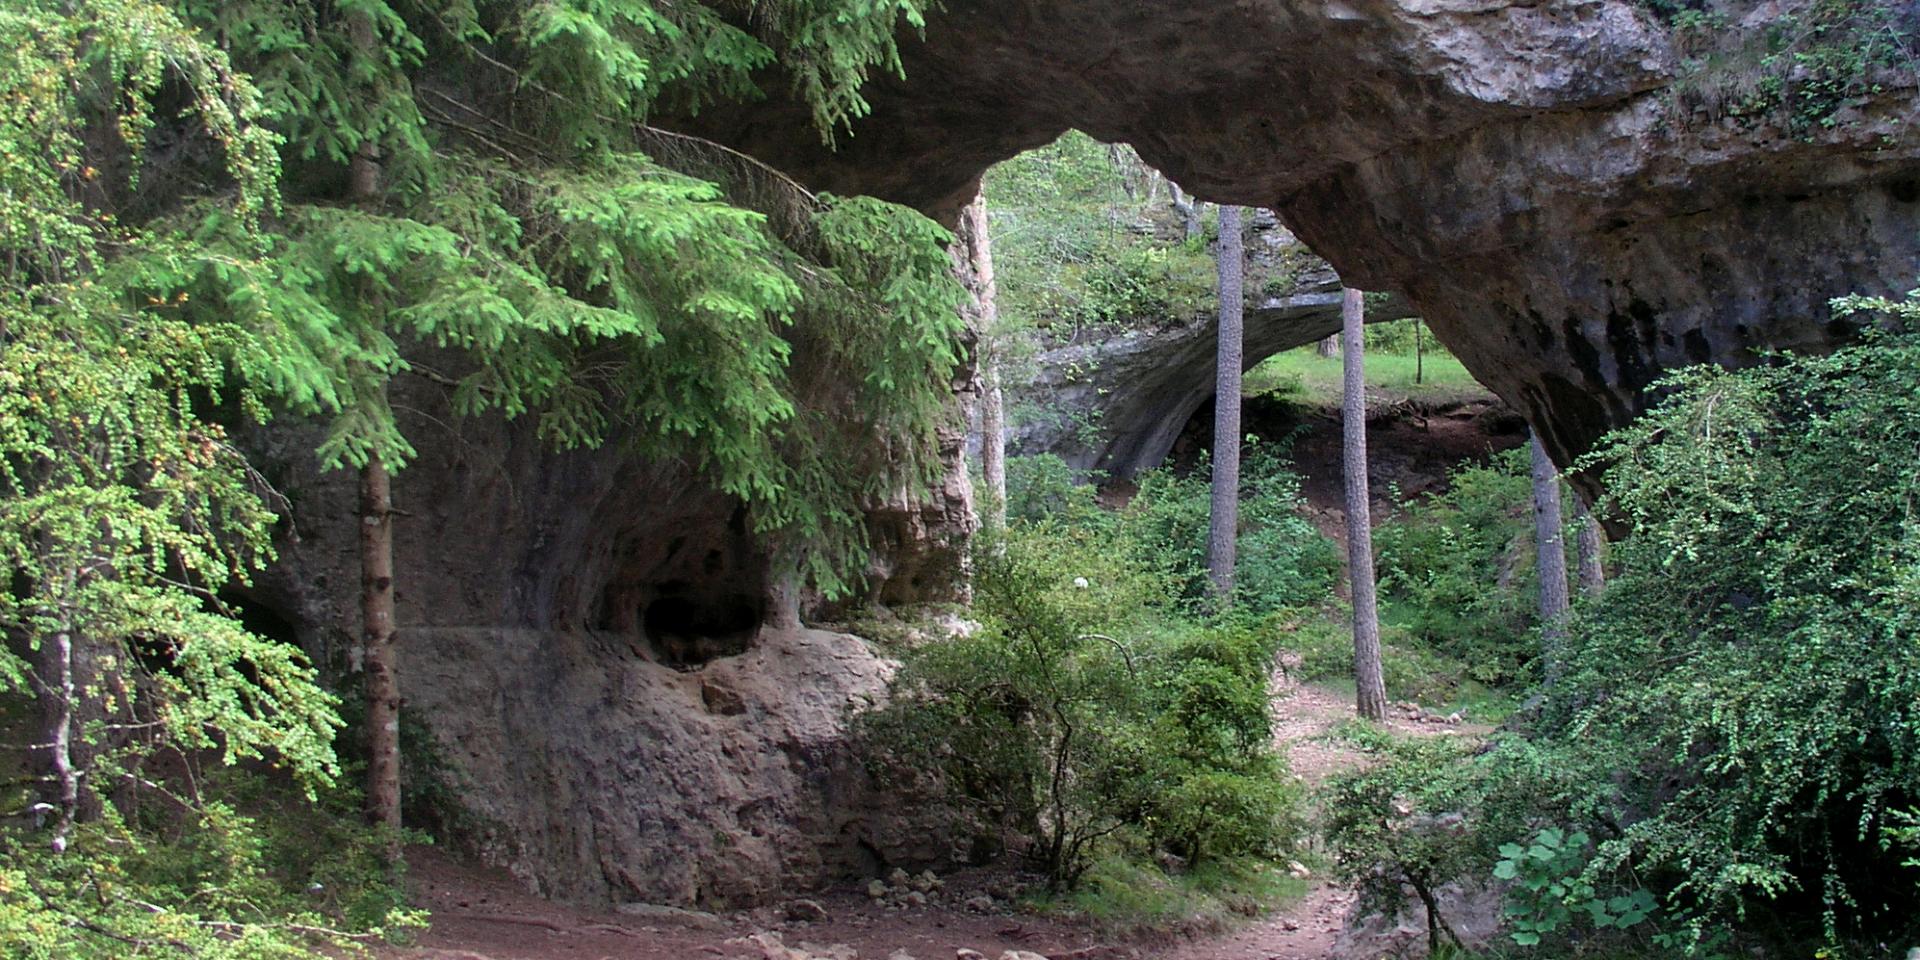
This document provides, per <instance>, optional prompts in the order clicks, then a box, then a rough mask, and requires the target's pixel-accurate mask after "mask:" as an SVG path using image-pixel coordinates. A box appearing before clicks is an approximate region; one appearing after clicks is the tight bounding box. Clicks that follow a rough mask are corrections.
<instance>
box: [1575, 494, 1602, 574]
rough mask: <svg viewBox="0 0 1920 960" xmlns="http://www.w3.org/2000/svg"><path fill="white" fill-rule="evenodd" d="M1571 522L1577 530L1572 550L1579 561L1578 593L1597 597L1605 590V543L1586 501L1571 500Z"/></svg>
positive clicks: (1597, 522)
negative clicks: (1603, 554) (1603, 557)
mask: <svg viewBox="0 0 1920 960" xmlns="http://www.w3.org/2000/svg"><path fill="white" fill-rule="evenodd" d="M1573 522H1574V525H1575V526H1576V527H1577V528H1578V530H1579V532H1578V534H1577V535H1576V537H1575V539H1574V548H1575V554H1576V556H1578V558H1579V561H1580V592H1581V593H1584V594H1586V595H1587V596H1589V597H1597V596H1599V595H1600V591H1602V590H1605V589H1606V588H1607V571H1606V567H1605V566H1604V565H1603V563H1604V561H1603V560H1602V552H1603V551H1604V550H1605V549H1606V547H1605V541H1604V540H1603V538H1602V536H1601V533H1600V521H1598V520H1595V519H1594V517H1593V513H1592V512H1591V511H1589V510H1588V509H1587V504H1586V501H1584V500H1582V499H1580V498H1579V497H1578V496H1576V497H1574V498H1573Z"/></svg>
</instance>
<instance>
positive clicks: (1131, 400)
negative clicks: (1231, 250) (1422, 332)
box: [1008, 217, 1413, 477]
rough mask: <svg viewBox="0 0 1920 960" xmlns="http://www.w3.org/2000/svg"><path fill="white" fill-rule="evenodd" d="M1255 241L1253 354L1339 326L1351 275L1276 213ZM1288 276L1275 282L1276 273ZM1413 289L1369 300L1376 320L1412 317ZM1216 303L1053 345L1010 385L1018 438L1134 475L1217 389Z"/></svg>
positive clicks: (1154, 461)
mask: <svg viewBox="0 0 1920 960" xmlns="http://www.w3.org/2000/svg"><path fill="white" fill-rule="evenodd" d="M1252 232H1253V239H1252V240H1251V241H1250V243H1249V246H1248V261H1249V262H1248V268H1247V270H1248V276H1249V278H1250V279H1249V282H1248V284H1247V289H1248V296H1247V312H1246V319H1245V328H1244V329H1245V347H1244V361H1245V364H1246V366H1247V367H1248V368H1249V369H1251V368H1252V367H1253V366H1254V365H1255V364H1258V363H1259V362H1260V361H1261V360H1264V359H1266V358H1267V357H1270V356H1272V355H1274V354H1276V353H1280V352H1282V351H1285V350H1291V349H1293V348H1294V347H1299V346H1304V345H1306V344H1309V343H1313V342H1315V341H1317V340H1321V339H1323V338H1325V337H1327V336H1329V335H1332V334H1336V333H1338V332H1340V300H1341V296H1342V288H1341V286H1340V278H1339V276H1338V275H1336V274H1335V273H1334V271H1333V267H1332V266H1330V265H1329V264H1328V263H1327V262H1326V261H1325V260H1322V259H1320V258H1319V257H1316V256H1313V255H1312V254H1311V253H1308V252H1307V251H1306V249H1305V247H1304V246H1302V245H1301V244H1300V242H1299V241H1298V240H1297V239H1295V238H1294V236H1293V234H1292V233H1291V232H1289V231H1288V230H1286V229H1285V228H1283V227H1281V226H1279V224H1277V223H1275V222H1273V220H1272V218H1271V217H1268V218H1265V219H1264V220H1262V219H1261V218H1255V223H1254V230H1253V231H1252ZM1270 277H1277V278H1280V279H1282V280H1283V282H1282V283H1281V284H1279V289H1277V290H1273V291H1271V292H1269V291H1268V290H1267V289H1266V288H1267V286H1268V285H1267V284H1266V283H1264V282H1262V281H1264V280H1265V279H1266V278H1270ZM1412 315H1413V314H1412V308H1411V306H1410V304H1408V302H1407V300H1406V299H1405V298H1404V297H1400V296H1397V295H1390V296H1386V297H1384V298H1383V299H1381V300H1380V302H1377V303H1374V304H1370V305H1369V307H1368V311H1367V321H1368V322H1369V323H1374V322H1381V321H1386V320H1397V319H1400V318H1403V317H1408V316H1412ZM1219 335H1220V318H1219V315H1218V314H1217V313H1211V312H1209V313H1205V314H1202V315H1200V316H1195V317H1189V318H1183V319H1182V318H1174V319H1170V320H1166V321H1163V322H1160V323H1152V322H1146V321H1139V322H1137V323H1136V325H1135V326H1134V327H1132V328H1131V329H1128V330H1126V331H1124V332H1122V333H1119V334H1118V335H1115V336H1112V337H1104V338H1102V337H1093V338H1086V339H1083V340H1081V341H1079V342H1074V343H1068V344H1065V345H1062V346H1057V347H1054V348H1053V349H1050V350H1046V351H1044V352H1042V353H1041V354H1040V355H1039V356H1038V357H1036V358H1035V359H1034V361H1033V362H1032V363H1031V364H1030V365H1027V367H1028V368H1029V369H1027V370H1026V375H1024V376H1021V377H1018V378H1015V379H1014V380H1013V382H1011V383H1010V384H1009V392H1010V394H1011V398H1012V401H1013V402H1014V403H1015V404H1016V405H1017V408H1018V409H1020V410H1021V411H1023V418H1022V419H1021V421H1020V422H1019V423H1018V424H1017V425H1016V426H1014V427H1013V428H1010V430H1009V436H1008V445H1009V447H1010V448H1011V449H1012V450H1013V451H1014V452H1015V453H1020V454H1034V453H1054V454H1058V455H1059V456H1060V457H1062V458H1063V459H1065V460H1066V461H1067V463H1068V464H1070V465H1071V466H1073V467H1075V468H1076V469H1081V470H1098V471H1101V472H1103V473H1104V474H1106V475H1108V476H1111V477H1131V476H1133V475H1134V474H1135V473H1137V472H1139V471H1141V470H1145V469H1148V468H1151V467H1154V466H1156V465H1158V464H1159V463H1160V461H1161V460H1163V459H1164V458H1165V457H1166V455H1167V452H1168V451H1169V450H1171V449H1172V448H1173V445H1174V441H1175V440H1176V439H1177V438H1178V437H1179V436H1180V432H1181V430H1182V429H1183V428H1185V427H1186V425H1187V422H1188V421H1189V420H1191V419H1192V418H1193V415H1194V412H1195V411H1196V410H1199V409H1200V406H1201V405H1202V404H1203V403H1205V402H1206V401H1207V399H1208V398H1209V397H1211V396H1213V389H1214V355H1215V352H1216V350H1217V346H1218V345H1217V341H1218V339H1219Z"/></svg>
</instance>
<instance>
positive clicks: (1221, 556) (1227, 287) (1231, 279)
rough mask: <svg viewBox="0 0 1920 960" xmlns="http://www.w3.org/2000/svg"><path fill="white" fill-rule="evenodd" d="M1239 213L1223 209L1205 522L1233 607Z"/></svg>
mask: <svg viewBox="0 0 1920 960" xmlns="http://www.w3.org/2000/svg"><path fill="white" fill-rule="evenodd" d="M1244 256H1245V253H1244V251H1243V250H1242V248H1241V244H1240V208H1239V207H1221V208H1220V259H1219V270H1220V340H1219V348H1218V351H1217V352H1216V354H1215V371H1214V391H1213V508H1212V510H1211V512H1210V514H1209V517H1208V522H1207V574H1208V576H1209V577H1210V578H1211V579H1212V580H1213V596H1214V602H1215V603H1216V604H1217V607H1218V609H1222V610H1224V609H1226V608H1227V606H1228V605H1229V604H1231V603H1232V602H1233V565H1234V546H1235V543H1234V539H1235V537H1236V536H1237V535H1238V533H1239V528H1240V360H1241V326H1242V320H1243V319H1244V317H1243V314H1244V312H1245V307H1246V303H1245V300H1244V297H1243V295H1242V291H1241V281H1242V279H1243V277H1242V273H1243V271H1244V266H1245V265H1244V263H1243V260H1244Z"/></svg>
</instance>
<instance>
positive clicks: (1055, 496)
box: [1007, 453, 1107, 524]
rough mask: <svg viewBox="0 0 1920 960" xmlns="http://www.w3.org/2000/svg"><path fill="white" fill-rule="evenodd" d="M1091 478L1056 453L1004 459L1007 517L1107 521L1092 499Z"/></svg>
mask: <svg viewBox="0 0 1920 960" xmlns="http://www.w3.org/2000/svg"><path fill="white" fill-rule="evenodd" d="M1093 483H1094V477H1093V476H1092V475H1090V474H1089V473H1088V472H1087V471H1083V470H1075V469H1073V468H1072V467H1070V466H1068V465H1067V462H1066V461H1065V460H1063V459H1061V458H1060V457H1059V456H1058V455H1056V454H1051V453H1040V454H1034V455H1033V456H1027V457H1008V458H1007V519H1008V520H1009V521H1022V522H1027V523H1038V522H1041V521H1044V520H1046V519H1048V518H1058V519H1061V520H1065V521H1067V522H1069V523H1074V524H1099V523H1104V522H1107V518H1106V515H1105V514H1103V513H1102V512H1101V511H1100V508H1099V505H1098V504H1097V503H1096V502H1095V500H1096V496H1095V495H1096V491H1095V490H1094V486H1093Z"/></svg>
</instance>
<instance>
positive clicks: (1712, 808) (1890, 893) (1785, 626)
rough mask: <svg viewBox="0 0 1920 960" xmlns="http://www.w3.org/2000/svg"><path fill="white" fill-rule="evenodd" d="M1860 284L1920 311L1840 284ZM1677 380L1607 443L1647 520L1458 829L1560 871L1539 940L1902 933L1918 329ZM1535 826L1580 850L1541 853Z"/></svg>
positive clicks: (1915, 656) (1919, 405) (1918, 667)
mask: <svg viewBox="0 0 1920 960" xmlns="http://www.w3.org/2000/svg"><path fill="white" fill-rule="evenodd" d="M1863 305H1864V306H1867V307H1871V308H1874V309H1877V310H1879V311H1882V312H1886V313H1891V314H1895V315H1897V316H1902V317H1904V318H1905V319H1906V322H1908V323H1911V322H1912V321H1913V319H1914V318H1915V317H1916V316H1920V307H1916V306H1914V305H1912V304H1889V303H1884V302H1878V301H1864V302H1862V301H1849V302H1848V303H1847V306H1849V307H1854V306H1863ZM1661 389H1662V390H1663V391H1665V392H1666V393H1667V399H1666V400H1665V401H1664V402H1663V403H1662V404H1661V405H1660V406H1658V407H1657V408H1656V409H1655V410H1653V411H1652V412H1651V413H1649V414H1648V415H1647V416H1645V417H1643V418H1642V419H1641V420H1640V421H1637V422H1636V423H1635V424H1633V425H1632V426H1630V427H1628V428H1626V429H1624V430H1622V431H1619V432H1617V433H1616V434H1614V435H1613V436H1611V437H1610V438H1609V439H1608V440H1607V441H1605V442H1604V443H1603V444H1602V446H1601V447H1600V448H1599V450H1598V451H1597V452H1596V453H1595V455H1594V457H1593V460H1592V463H1591V466H1592V468H1593V469H1597V470H1600V471H1602V476H1603V478H1604V481H1605V485H1606V488H1607V489H1608V490H1609V491H1610V497H1611V499H1610V502H1609V503H1607V504H1605V505H1604V506H1605V507H1606V508H1607V509H1610V510H1612V511H1614V512H1615V514H1616V515H1617V516H1619V517H1621V518H1622V519H1624V520H1626V521H1627V522H1628V523H1629V524H1630V525H1631V527H1632V529H1633V530H1634V534H1633V536H1632V537H1630V538H1628V539H1626V540H1625V541H1623V542H1621V543H1620V544H1618V545H1617V549H1616V551H1615V554H1614V556H1615V559H1616V560H1617V561H1618V563H1619V570H1618V573H1617V575H1616V576H1615V578H1614V580H1613V581H1612V582H1611V583H1610V584H1609V585H1608V587H1607V590H1606V592H1605V594H1604V595H1603V597H1602V599H1601V602H1598V603H1589V604H1583V605H1581V606H1580V607H1578V608H1577V609H1576V615H1575V616H1574V618H1573V619H1572V621H1571V622H1570V624H1569V642H1568V645H1567V650H1568V661H1567V665H1566V668H1565V672H1564V673H1563V675H1562V676H1561V678H1560V679H1559V680H1558V681H1557V683H1556V685H1555V686H1554V687H1551V688H1548V689H1547V690H1545V691H1544V697H1543V699H1542V700H1541V702H1540V703H1539V706H1538V707H1537V709H1536V710H1534V711H1533V712H1532V713H1531V714H1530V725H1529V726H1528V727H1526V728H1525V730H1524V734H1525V735H1524V736H1521V737H1508V738H1504V739H1502V740H1501V741H1500V742H1499V744H1498V745H1497V747H1496V749H1494V750H1492V751H1490V752H1489V753H1487V754H1485V755H1484V756H1481V757H1478V758H1476V759H1475V761H1474V762H1473V763H1472V764H1471V765H1470V766H1471V767H1472V768H1473V769H1475V770H1477V771H1478V772H1477V773H1476V774H1475V776H1477V777H1479V778H1480V782H1481V783H1483V784H1484V789H1482V790H1481V792H1480V794H1479V800H1478V802H1479V804H1480V805H1481V806H1480V812H1479V813H1478V814H1475V815H1471V816H1470V818H1469V820H1470V823H1471V824H1472V827H1473V829H1472V830H1471V833H1472V837H1471V838H1470V839H1468V840H1466V841H1463V844H1462V850H1463V851H1464V850H1471V851H1474V854H1473V858H1472V859H1474V860H1475V861H1476V862H1477V864H1478V866H1477V867H1475V869H1489V870H1490V869H1501V870H1503V872H1505V873H1516V872H1517V873H1518V874H1519V875H1520V876H1519V877H1516V879H1527V880H1528V882H1529V883H1533V882H1534V881H1539V883H1538V884H1535V885H1536V886H1539V885H1540V884H1544V886H1541V887H1540V889H1538V890H1535V889H1532V888H1531V887H1529V888H1528V889H1525V890H1523V891H1522V892H1520V893H1518V894H1516V895H1515V897H1514V901H1513V909H1516V910H1518V911H1519V915H1520V916H1523V917H1524V918H1526V919H1527V920H1528V922H1529V923H1531V924H1533V925H1532V926H1529V927H1525V928H1517V929H1519V930H1520V932H1522V933H1527V934H1542V935H1543V939H1544V935H1545V934H1554V935H1556V936H1565V935H1567V934H1569V933H1572V934H1577V935H1580V936H1586V937H1592V936H1595V935H1596V934H1597V933H1598V932H1600V931H1603V930H1611V931H1612V932H1613V935H1614V936H1617V937H1644V938H1646V942H1648V943H1651V944H1653V945H1654V946H1657V947H1659V948H1660V949H1662V950H1665V951H1669V952H1672V953H1685V954H1686V955H1691V956H1701V955H1707V954H1708V953H1709V952H1711V951H1714V950H1718V949H1722V948H1724V947H1727V946H1730V945H1733V944H1735V943H1736V942H1737V941H1738V940H1740V939H1742V938H1744V939H1746V940H1749V941H1752V940H1755V939H1763V940H1772V941H1777V942H1780V943H1785V944H1791V945H1795V946H1796V947H1804V946H1805V945H1806V944H1808V943H1812V942H1819V943H1824V944H1825V947H1824V950H1825V952H1826V955H1828V956H1834V957H1840V956H1852V955H1865V954H1857V953H1856V951H1858V950H1860V949H1863V948H1861V946H1860V945H1862V944H1866V943H1881V942H1884V943H1898V944H1902V945H1905V944H1910V943H1912V942H1913V941H1914V938H1915V937H1916V936H1920V928H1916V925H1915V924H1914V921H1913V920H1912V919H1911V918H1912V916H1913V914H1912V912H1911V909H1910V907H1911V905H1912V903H1913V900H1914V896H1915V888H1914V885H1913V884H1912V882H1911V874H1909V873H1904V871H1905V870H1907V869H1908V868H1905V867H1903V866H1902V864H1903V862H1905V861H1906V860H1908V859H1910V853H1908V852H1907V851H1905V850H1902V849H1901V848H1900V845H1899V843H1898V842H1897V841H1898V839H1899V838H1900V837H1902V836H1903V834H1901V833H1900V831H1901V830H1902V829H1904V828H1905V827H1906V826H1908V825H1907V824H1906V823H1905V822H1904V821H1902V820H1901V819H1900V817H1899V813H1898V812H1899V811H1903V810H1908V809H1911V808H1912V807H1913V806H1914V805H1915V802H1916V800H1920V797H1917V796H1916V794H1920V711H1916V710H1915V709H1914V704H1915V703H1916V702H1920V643H1917V642H1916V640H1917V639H1920V524H1917V523H1916V521H1915V515H1914V511H1913V504H1915V503H1920V475H1916V473H1915V471H1914V470H1913V469H1912V465H1913V462H1914V461H1913V457H1914V451H1915V450H1920V336H1916V335H1915V334H1914V333H1911V332H1901V333H1885V334H1875V335H1870V336H1868V337H1867V339H1866V341H1865V342H1864V343H1862V344H1860V345H1858V346H1854V347H1849V348H1846V349H1842V350H1840V351H1838V352H1836V353H1834V354H1833V355H1831V356H1828V357H1822V358H1805V357H1790V356H1787V357H1780V358H1777V360H1776V362H1775V363H1774V364H1772V365H1770V366H1767V367H1763V368H1756V369H1751V370H1745V371H1740V372H1727V371H1722V370H1717V369H1708V368H1701V369H1693V370H1688V371H1683V372H1680V373H1677V374H1675V375H1673V376H1671V377H1670V378H1668V379H1667V380H1666V381H1665V382H1664V383H1663V384H1662V385H1661ZM1496 810H1497V811H1505V812H1504V813H1501V814H1500V815H1499V816H1494V815H1492V814H1491V813H1489V811H1496ZM1542 826H1553V827H1557V828H1560V829H1562V830H1564V831H1565V836H1564V839H1565V841H1566V842H1565V843H1563V844H1562V847H1565V848H1571V847H1575V846H1577V847H1580V848H1581V849H1579V850H1578V851H1577V852H1576V851H1573V850H1571V849H1565V850H1562V851H1561V853H1555V854H1554V855H1553V856H1551V857H1546V858H1536V859H1542V860H1543V864H1542V865H1540V866H1539V867H1538V868H1536V867H1535V866H1533V865H1530V864H1522V863H1521V862H1520V858H1517V857H1516V856H1514V855H1513V854H1514V851H1515V850H1516V849H1517V850H1520V851H1522V852H1524V853H1527V854H1528V856H1531V851H1532V848H1533V846H1534V845H1535V841H1537V840H1538V837H1539V831H1540V829H1541V827H1542ZM1574 835H1584V836H1585V837H1586V838H1590V843H1587V844H1575V843H1573V841H1572V839H1571V838H1572V836H1574ZM1490 843H1498V844H1506V845H1508V846H1507V847H1506V848H1505V851H1504V854H1505V855H1502V856H1498V857H1495V858H1493V859H1488V854H1487V853H1486V850H1487V846H1488V844H1490ZM1562 854H1564V856H1563V855H1562ZM1576 859H1577V860H1578V863H1577V864H1576V863H1575V862H1574V861H1575V860H1576ZM1546 860H1551V861H1552V862H1551V863H1545V862H1544V861H1546ZM1500 861H1506V862H1509V863H1510V864H1513V865H1511V866H1508V867H1505V868H1501V867H1498V863H1499V862H1500ZM1523 866H1525V869H1522V867H1523ZM1547 867H1551V869H1550V870H1549V869H1546V868H1547ZM1576 867H1577V869H1576ZM1529 871H1531V872H1529ZM1548 874H1551V877H1549V876H1548ZM1556 885H1557V887H1556ZM1556 889H1557V890H1558V892H1555V891H1556ZM1640 890H1646V891H1648V892H1649V893H1651V894H1652V895H1653V899H1654V908H1653V909H1651V910H1645V911H1643V910H1642V909H1641V908H1642V907H1644V906H1646V903H1645V900H1644V898H1641V897H1639V895H1638V893H1637V891H1640ZM1543 891H1544V892H1543ZM1595 903H1600V904H1601V905H1602V907H1603V908H1604V909H1603V910H1602V911H1601V912H1595V910H1594V909H1593V904H1595ZM1615 904H1619V905H1621V907H1622V909H1618V910H1616V909H1615V908H1614V907H1615ZM1628 907H1630V908H1631V909H1625V908H1628ZM1561 908H1566V909H1565V912H1564V913H1563V912H1562V910H1561ZM1628 919H1631V920H1634V921H1636V923H1634V924H1631V925H1630V926H1631V929H1629V930H1626V931H1620V930H1619V929H1618V928H1619V927H1620V926H1621V925H1622V924H1621V921H1623V920H1628ZM1548 927H1551V929H1548ZM1570 927H1571V928H1575V929H1573V930H1571V931H1570V930H1569V929H1568V928H1570Z"/></svg>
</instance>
